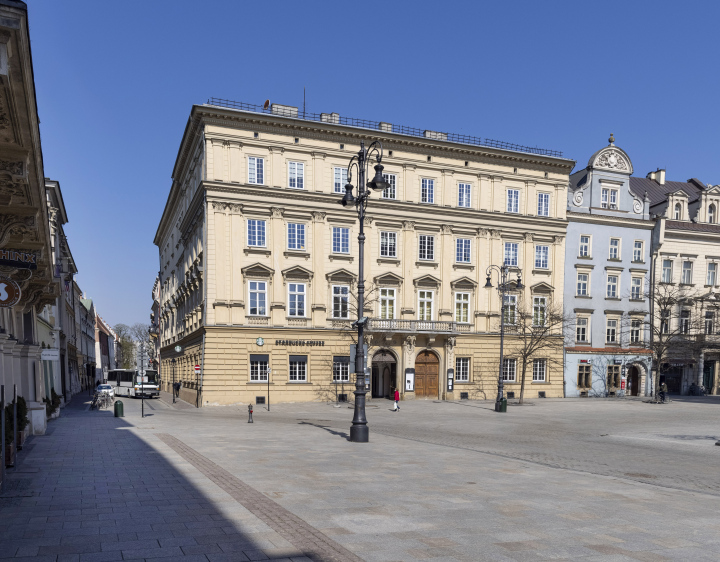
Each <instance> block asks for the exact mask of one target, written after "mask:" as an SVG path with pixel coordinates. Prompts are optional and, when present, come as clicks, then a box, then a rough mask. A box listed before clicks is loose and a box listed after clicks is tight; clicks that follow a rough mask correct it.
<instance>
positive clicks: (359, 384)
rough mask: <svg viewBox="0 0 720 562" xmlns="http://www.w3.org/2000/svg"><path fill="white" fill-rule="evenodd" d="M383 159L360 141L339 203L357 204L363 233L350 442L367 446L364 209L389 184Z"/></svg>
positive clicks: (378, 146)
mask: <svg viewBox="0 0 720 562" xmlns="http://www.w3.org/2000/svg"><path fill="white" fill-rule="evenodd" d="M373 156H374V157H375V160H376V161H377V164H375V166H374V168H375V177H374V178H373V179H372V181H369V182H367V184H366V183H365V178H366V176H367V171H368V167H369V165H370V162H371V159H372V157H373ZM382 158H383V148H382V143H381V142H380V141H374V142H372V143H371V144H370V146H368V147H367V149H366V148H365V141H361V142H360V151H359V152H358V153H357V155H356V156H353V157H352V158H351V159H350V163H349V164H348V167H347V184H345V196H344V197H343V198H342V199H341V200H340V204H341V205H342V206H343V207H346V206H348V205H354V206H355V208H356V210H357V214H358V220H359V221H360V234H358V250H359V252H360V257H359V260H358V298H357V302H358V303H357V307H358V319H357V321H356V322H354V323H353V328H355V327H356V328H357V331H358V339H357V345H356V346H355V375H356V377H357V378H356V381H355V392H354V394H355V414H354V416H353V420H352V426H351V427H350V441H354V442H355V443H367V442H368V440H369V437H370V431H369V429H368V426H367V419H366V418H365V394H366V390H365V353H364V347H365V346H364V338H363V331H364V328H365V325H366V324H367V321H368V319H367V317H366V316H363V312H364V311H363V308H364V307H365V281H364V279H363V275H364V266H365V231H364V227H365V209H366V208H367V204H368V201H369V199H370V194H371V193H372V190H375V191H383V190H385V189H387V187H388V185H389V184H388V182H387V181H386V180H385V178H384V177H383V174H382V171H383V165H382V164H381V162H382ZM353 167H356V168H357V172H358V185H357V196H353V185H352V169H353Z"/></svg>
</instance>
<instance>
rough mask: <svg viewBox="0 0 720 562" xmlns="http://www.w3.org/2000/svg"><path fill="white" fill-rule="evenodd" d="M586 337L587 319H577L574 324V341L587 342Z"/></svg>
mask: <svg viewBox="0 0 720 562" xmlns="http://www.w3.org/2000/svg"><path fill="white" fill-rule="evenodd" d="M587 336H588V319H587V318H578V319H577V323H576V324H575V341H579V342H587V341H588V339H587Z"/></svg>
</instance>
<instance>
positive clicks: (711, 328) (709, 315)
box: [705, 310, 715, 336]
mask: <svg viewBox="0 0 720 562" xmlns="http://www.w3.org/2000/svg"><path fill="white" fill-rule="evenodd" d="M705 333H706V334H707V335H709V336H711V335H713V334H714V333H715V312H713V311H712V310H708V311H706V312H705Z"/></svg>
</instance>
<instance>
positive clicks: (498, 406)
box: [485, 264, 524, 412]
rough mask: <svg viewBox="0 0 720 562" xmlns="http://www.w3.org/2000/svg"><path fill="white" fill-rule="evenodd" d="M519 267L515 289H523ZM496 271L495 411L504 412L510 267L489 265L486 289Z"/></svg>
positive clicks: (490, 287) (486, 272)
mask: <svg viewBox="0 0 720 562" xmlns="http://www.w3.org/2000/svg"><path fill="white" fill-rule="evenodd" d="M513 269H517V281H516V282H515V290H518V291H520V290H522V289H523V288H524V287H523V284H522V279H521V274H522V272H521V271H520V269H518V268H513ZM493 271H495V272H496V273H497V274H498V277H499V280H500V284H499V285H498V290H499V291H500V372H499V374H498V393H497V398H496V399H495V411H496V412H503V411H504V410H503V408H502V400H503V359H504V357H503V346H504V344H505V316H506V309H505V294H506V293H507V285H508V275H509V273H510V267H509V266H508V265H507V264H503V265H502V266H499V265H489V266H488V268H487V270H486V271H485V274H486V275H487V283H485V288H486V289H492V288H493V284H492V279H491V276H492V272H493ZM508 310H509V308H508Z"/></svg>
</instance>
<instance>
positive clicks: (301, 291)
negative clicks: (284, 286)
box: [288, 283, 305, 317]
mask: <svg viewBox="0 0 720 562" xmlns="http://www.w3.org/2000/svg"><path fill="white" fill-rule="evenodd" d="M288 297H289V299H288V300H289V303H288V316H300V317H302V316H305V284H304V283H289V284H288Z"/></svg>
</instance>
